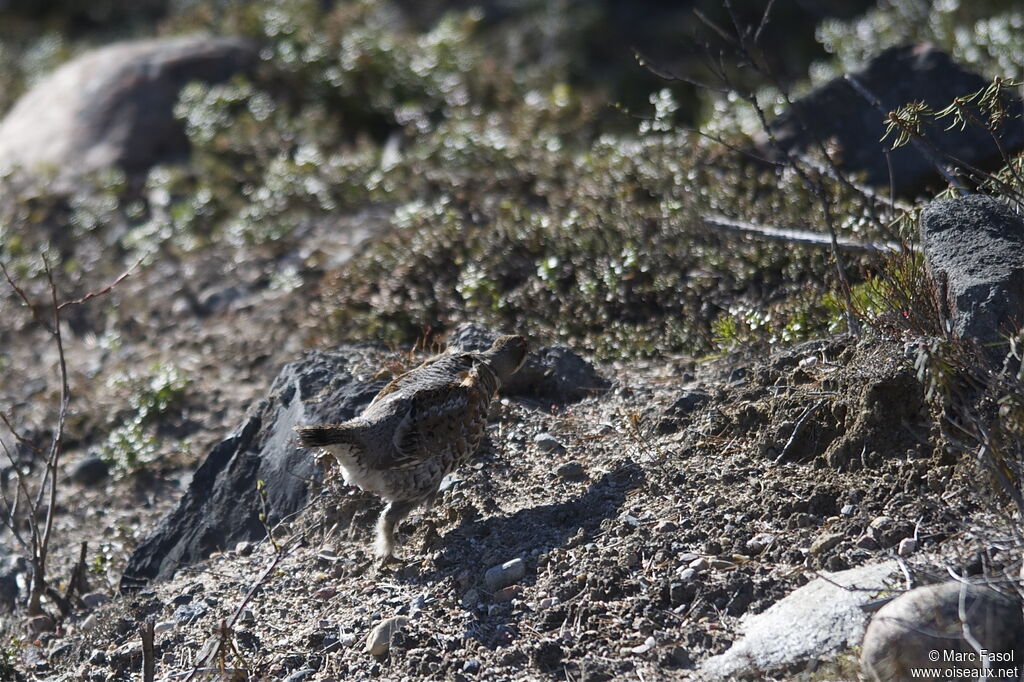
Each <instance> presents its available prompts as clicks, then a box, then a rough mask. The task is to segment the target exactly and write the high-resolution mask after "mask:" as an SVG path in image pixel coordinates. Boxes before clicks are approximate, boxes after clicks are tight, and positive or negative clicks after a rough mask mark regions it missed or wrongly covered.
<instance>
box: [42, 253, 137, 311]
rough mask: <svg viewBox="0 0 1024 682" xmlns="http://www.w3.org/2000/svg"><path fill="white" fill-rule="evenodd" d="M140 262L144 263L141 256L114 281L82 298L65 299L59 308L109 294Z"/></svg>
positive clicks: (62, 308)
mask: <svg viewBox="0 0 1024 682" xmlns="http://www.w3.org/2000/svg"><path fill="white" fill-rule="evenodd" d="M140 263H142V259H141V258H140V259H138V260H137V261H135V262H134V263H132V265H131V267H129V268H128V269H127V270H125V271H124V272H122V273H121V274H120V275H119V276H118V278H117V279H115V280H114V281H113V282H111V283H110V284H108V285H107V286H105V287H103V288H102V289H97V290H96V291H90V292H89V293H87V294H86V295H85V296H82V297H81V298H76V299H74V300H72V301H64V302H63V303H61V304H60V305H59V306H57V310H64V308H67V307H68V306H73V305H81V304H82V303H85V302H86V301H89V300H92V299H94V298H96V297H98V296H103V295H105V294H109V293H110V292H111V291H112V290H113V289H114V287H116V286H117V285H118V284H120V283H121V282H123V281H125V280H126V279H128V277H130V276H131V274H132V271H133V270H135V268H137V267H138V266H139V264H140Z"/></svg>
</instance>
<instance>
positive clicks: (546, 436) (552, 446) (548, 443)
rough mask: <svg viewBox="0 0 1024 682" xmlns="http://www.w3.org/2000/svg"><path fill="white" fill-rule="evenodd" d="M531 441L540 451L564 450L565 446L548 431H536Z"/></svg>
mask: <svg viewBox="0 0 1024 682" xmlns="http://www.w3.org/2000/svg"><path fill="white" fill-rule="evenodd" d="M533 443H534V445H536V446H537V447H538V448H539V449H540V451H541V452H565V446H564V445H562V444H561V443H559V442H558V439H557V438H555V437H554V436H552V435H551V434H550V433H538V434H537V435H536V436H534V437H533Z"/></svg>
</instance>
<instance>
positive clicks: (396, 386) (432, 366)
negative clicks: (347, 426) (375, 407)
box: [370, 353, 469, 405]
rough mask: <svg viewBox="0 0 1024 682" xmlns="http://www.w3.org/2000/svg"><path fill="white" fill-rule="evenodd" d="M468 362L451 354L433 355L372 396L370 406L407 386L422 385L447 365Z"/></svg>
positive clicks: (460, 356)
mask: <svg viewBox="0 0 1024 682" xmlns="http://www.w3.org/2000/svg"><path fill="white" fill-rule="evenodd" d="M468 362H469V360H468V359H467V358H464V357H463V356H462V355H461V354H460V355H454V354H451V353H441V354H440V355H435V356H434V357H432V358H427V359H426V360H424V361H423V362H422V363H420V364H419V365H418V366H417V367H415V368H413V369H411V370H409V371H408V372H405V373H403V374H399V375H398V376H397V377H395V378H394V379H392V380H391V381H390V382H389V383H388V385H387V386H385V387H384V388H382V389H381V390H380V393H378V394H377V395H376V396H374V398H373V400H372V401H370V404H371V405H372V404H374V403H376V402H378V401H379V400H380V399H381V398H383V397H384V396H387V395H391V394H392V393H396V392H398V391H400V390H402V389H403V388H406V387H407V386H413V385H416V384H417V383H422V382H423V380H424V378H426V377H428V376H429V375H430V374H434V373H435V371H434V370H441V371H443V370H444V369H445V368H446V367H447V366H448V365H452V364H456V363H457V364H459V365H462V364H466V363H468ZM467 366H468V365H467ZM434 383H436V382H434Z"/></svg>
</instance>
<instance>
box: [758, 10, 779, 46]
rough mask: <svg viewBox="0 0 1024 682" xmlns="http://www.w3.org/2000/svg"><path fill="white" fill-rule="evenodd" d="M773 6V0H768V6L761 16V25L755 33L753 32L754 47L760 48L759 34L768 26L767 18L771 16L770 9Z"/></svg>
mask: <svg viewBox="0 0 1024 682" xmlns="http://www.w3.org/2000/svg"><path fill="white" fill-rule="evenodd" d="M774 6H775V0H768V5H767V6H766V7H765V8H764V14H762V15H761V24H760V25H759V26H758V27H757V31H755V32H754V45H757V46H760V44H761V33H762V32H763V31H764V29H765V27H766V26H768V17H769V16H770V15H771V13H772V7H774Z"/></svg>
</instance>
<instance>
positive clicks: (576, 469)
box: [555, 462, 587, 481]
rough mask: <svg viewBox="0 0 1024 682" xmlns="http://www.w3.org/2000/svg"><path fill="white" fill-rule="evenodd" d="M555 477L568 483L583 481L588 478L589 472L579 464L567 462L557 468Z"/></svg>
mask: <svg viewBox="0 0 1024 682" xmlns="http://www.w3.org/2000/svg"><path fill="white" fill-rule="evenodd" d="M555 475H556V476H558V477H559V478H564V479H565V480H567V481H582V480H583V479H585V478H586V477H587V472H586V471H585V470H584V469H583V465H582V464H580V463H579V462H566V463H565V464H559V465H558V466H557V467H556V468H555Z"/></svg>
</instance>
